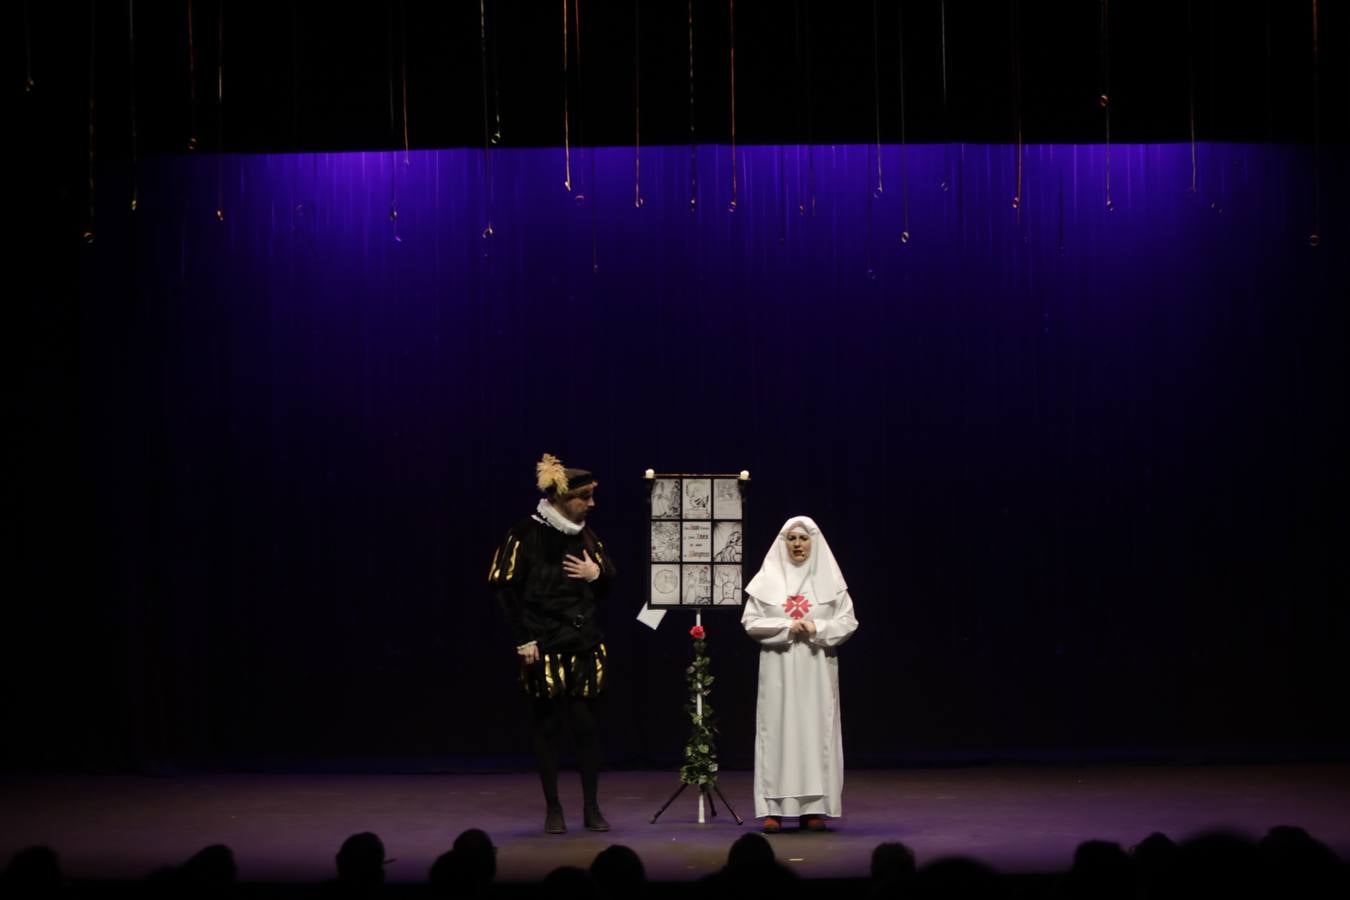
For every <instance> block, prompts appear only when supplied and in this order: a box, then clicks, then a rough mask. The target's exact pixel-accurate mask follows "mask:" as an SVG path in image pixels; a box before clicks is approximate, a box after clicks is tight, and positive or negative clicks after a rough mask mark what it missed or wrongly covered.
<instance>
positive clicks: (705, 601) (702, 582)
mask: <svg viewBox="0 0 1350 900" xmlns="http://www.w3.org/2000/svg"><path fill="white" fill-rule="evenodd" d="M711 569H712V566H685V567H684V587H683V588H682V594H681V596H680V601H681V602H682V603H683V604H684V605H685V606H710V605H711V604H712V571H711Z"/></svg>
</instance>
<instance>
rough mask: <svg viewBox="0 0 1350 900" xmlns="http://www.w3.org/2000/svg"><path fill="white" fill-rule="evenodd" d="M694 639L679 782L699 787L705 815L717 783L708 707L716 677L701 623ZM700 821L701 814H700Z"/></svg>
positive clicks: (713, 732) (687, 674)
mask: <svg viewBox="0 0 1350 900" xmlns="http://www.w3.org/2000/svg"><path fill="white" fill-rule="evenodd" d="M689 636H690V637H691V638H693V639H694V661H693V662H692V663H690V664H689V667H688V668H687V669H685V670H684V671H685V683H686V684H687V685H688V686H689V702H688V703H686V704H685V706H684V709H685V711H686V712H687V713H689V721H690V725H691V727H690V729H689V741H688V743H686V744H685V745H684V765H682V766H680V781H682V782H684V783H685V784H692V785H696V786H697V787H698V788H699V791H700V794H699V806H700V810H699V811H700V813H702V803H703V796H702V795H703V794H704V793H706V792H708V791H710V790H712V788H713V786H714V785H716V784H717V745H716V744H715V743H714V735H716V734H717V727H716V725H715V724H714V718H713V708H712V707H711V706H710V705H708V699H707V698H708V692H709V691H710V690H712V683H713V677H712V675H710V674H708V668H709V666H710V664H711V660H709V659H708V653H707V649H708V643H707V641H706V640H705V639H704V638H705V636H706V632H705V631H704V630H703V625H702V624H698V625H695V626H694V627H693V628H691V629H689ZM699 818H700V821H701V820H702V815H700V817H699Z"/></svg>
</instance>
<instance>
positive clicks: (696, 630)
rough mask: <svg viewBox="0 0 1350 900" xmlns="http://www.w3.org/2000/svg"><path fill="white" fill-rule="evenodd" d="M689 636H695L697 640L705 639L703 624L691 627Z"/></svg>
mask: <svg viewBox="0 0 1350 900" xmlns="http://www.w3.org/2000/svg"><path fill="white" fill-rule="evenodd" d="M689 636H690V637H692V638H693V639H694V640H696V641H701V640H703V626H702V625H695V626H694V627H693V628H690V629H689Z"/></svg>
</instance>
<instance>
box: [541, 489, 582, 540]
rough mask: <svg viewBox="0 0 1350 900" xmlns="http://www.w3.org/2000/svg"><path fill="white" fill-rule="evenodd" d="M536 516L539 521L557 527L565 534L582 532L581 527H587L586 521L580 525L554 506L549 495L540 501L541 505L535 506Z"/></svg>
mask: <svg viewBox="0 0 1350 900" xmlns="http://www.w3.org/2000/svg"><path fill="white" fill-rule="evenodd" d="M534 518H535V520H536V521H538V522H543V523H544V524H545V525H549V526H551V527H553V528H556V529H557V530H558V531H561V532H562V533H563V534H581V529H583V528H585V527H586V523H585V522H583V523H581V524H580V525H578V524H577V523H576V522H573V521H572V520H571V519H569V518H567V517H566V516H564V515H563V514H562V513H560V512H558V510H557V508H556V507H554V505H553V504H552V503H549V502H548V498H547V497H545V498H544V499H542V500H540V501H539V506H537V507H536V508H535V515H534Z"/></svg>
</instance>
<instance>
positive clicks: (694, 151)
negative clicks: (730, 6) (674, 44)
mask: <svg viewBox="0 0 1350 900" xmlns="http://www.w3.org/2000/svg"><path fill="white" fill-rule="evenodd" d="M697 209H698V145H697V143H696V142H695V137H694V0H689V211H690V212H695V211H696V210H697Z"/></svg>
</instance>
